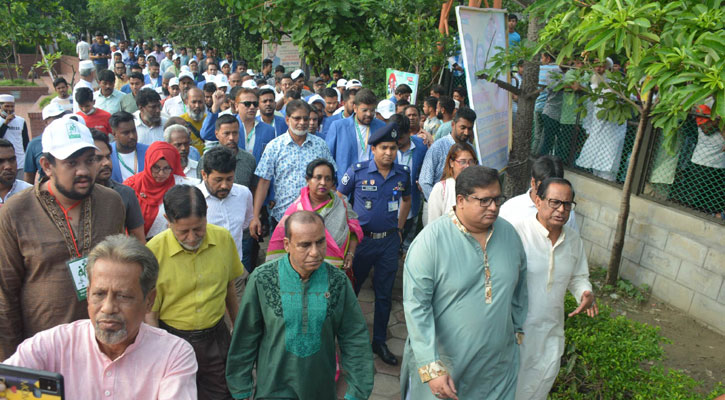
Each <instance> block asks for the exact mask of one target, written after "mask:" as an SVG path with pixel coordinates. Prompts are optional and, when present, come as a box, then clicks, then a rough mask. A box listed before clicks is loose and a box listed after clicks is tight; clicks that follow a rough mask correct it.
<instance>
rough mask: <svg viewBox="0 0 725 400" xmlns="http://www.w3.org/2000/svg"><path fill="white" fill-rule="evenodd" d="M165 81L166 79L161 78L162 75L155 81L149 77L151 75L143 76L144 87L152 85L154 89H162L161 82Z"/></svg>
mask: <svg viewBox="0 0 725 400" xmlns="http://www.w3.org/2000/svg"><path fill="white" fill-rule="evenodd" d="M163 79H164V78H163V77H162V76H161V74H159V76H157V77H156V79H153V78H151V77H150V76H149V74H146V75H144V76H143V83H144V85H151V86H153V88H154V89H156V88H157V87H161V82H162V81H163ZM154 80H155V81H156V83H155V84H154V82H153V81H154Z"/></svg>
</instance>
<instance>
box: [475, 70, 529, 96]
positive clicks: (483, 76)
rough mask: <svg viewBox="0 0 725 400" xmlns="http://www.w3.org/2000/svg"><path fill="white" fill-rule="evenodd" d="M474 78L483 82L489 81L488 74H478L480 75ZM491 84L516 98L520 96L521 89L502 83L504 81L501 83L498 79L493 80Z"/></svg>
mask: <svg viewBox="0 0 725 400" xmlns="http://www.w3.org/2000/svg"><path fill="white" fill-rule="evenodd" d="M476 77H477V78H478V79H483V80H487V81H488V80H489V79H488V78H489V76H488V74H480V75H476ZM491 82H493V83H495V84H496V85H498V87H500V88H501V89H504V90H507V91H509V92H511V93H513V94H515V95H516V96H520V95H521V89H519V88H517V87H516V86H514V85H512V84H510V83H508V82H504V81H502V80H500V79H494V80H493V81H491Z"/></svg>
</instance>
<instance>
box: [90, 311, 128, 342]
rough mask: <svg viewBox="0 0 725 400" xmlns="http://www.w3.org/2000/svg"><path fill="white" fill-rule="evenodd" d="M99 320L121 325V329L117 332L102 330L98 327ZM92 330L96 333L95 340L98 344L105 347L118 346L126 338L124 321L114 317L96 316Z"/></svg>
mask: <svg viewBox="0 0 725 400" xmlns="http://www.w3.org/2000/svg"><path fill="white" fill-rule="evenodd" d="M99 319H102V320H111V321H114V322H119V323H120V324H121V328H120V329H119V330H117V331H108V330H104V329H102V328H101V327H100V326H99V325H98V320H99ZM94 329H95V332H96V339H98V341H99V342H101V343H103V344H107V345H114V344H119V343H121V342H122V341H123V340H125V339H126V338H127V337H128V329H127V327H126V321H124V320H123V318H121V317H118V316H114V315H108V314H98V315H97V316H96V320H95V324H94Z"/></svg>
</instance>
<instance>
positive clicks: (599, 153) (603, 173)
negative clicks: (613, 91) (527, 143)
mask: <svg viewBox="0 0 725 400" xmlns="http://www.w3.org/2000/svg"><path fill="white" fill-rule="evenodd" d="M566 107H567V106H566V102H564V104H563V106H562V110H561V114H560V115H558V116H557V115H552V114H555V113H551V112H547V111H549V110H546V109H545V110H544V111H543V112H536V113H535V116H534V132H533V134H532V140H531V153H532V154H533V155H535V156H537V155H543V154H553V155H556V156H557V157H559V158H560V159H561V160H562V161H563V163H564V165H566V166H568V167H571V168H574V169H578V170H582V171H584V172H587V173H591V174H593V175H595V176H598V177H600V178H603V179H606V180H608V181H610V182H614V183H618V184H621V183H623V182H624V179H625V177H626V175H627V166H628V164H629V159H630V155H631V152H632V145H633V143H634V137H635V135H636V132H637V122H638V121H637V120H630V121H628V122H625V123H622V124H617V123H613V122H609V121H606V120H599V119H598V118H596V116H595V114H596V113H592V112H589V113H588V114H587V116H585V117H581V115H576V114H575V115H573V116H572V115H571V112H570V111H571V110H566ZM557 111H558V110H557ZM557 117H558V118H557ZM706 130H707V129H706ZM653 134H654V140H653V142H652V143H651V145H650V146H649V147H648V148H645V149H643V151H644V152H645V155H648V156H649V157H648V160H649V162H648V164H647V165H646V166H645V170H644V171H636V172H635V173H639V174H643V176H644V180H645V183H644V188H643V189H642V193H638V194H641V195H644V196H646V197H650V198H653V199H656V200H659V201H662V202H666V203H674V204H677V205H679V206H683V207H686V208H688V209H690V210H694V211H696V212H699V213H703V214H705V215H707V216H710V217H712V218H713V219H714V220H717V221H720V222H725V220H724V218H725V139H724V138H723V135H722V134H721V133H720V132H719V131H717V130H716V129H714V130H712V132H710V133H708V134H706V133H705V132H703V130H702V129H701V128H700V127H698V125H697V123H696V122H695V118H694V117H689V118H688V119H687V121H685V123H684V124H683V125H682V127H681V128H680V132H678V136H677V141H676V145H675V149H674V152H669V151H667V150H666V149H665V148H664V147H663V146H662V143H663V139H664V138H663V135H662V132H661V131H659V130H655V131H654V132H653Z"/></svg>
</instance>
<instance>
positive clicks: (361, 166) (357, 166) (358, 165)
mask: <svg viewBox="0 0 725 400" xmlns="http://www.w3.org/2000/svg"><path fill="white" fill-rule="evenodd" d="M362 168H363V164H362V163H355V170H356V171H357V170H359V169H362Z"/></svg>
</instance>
